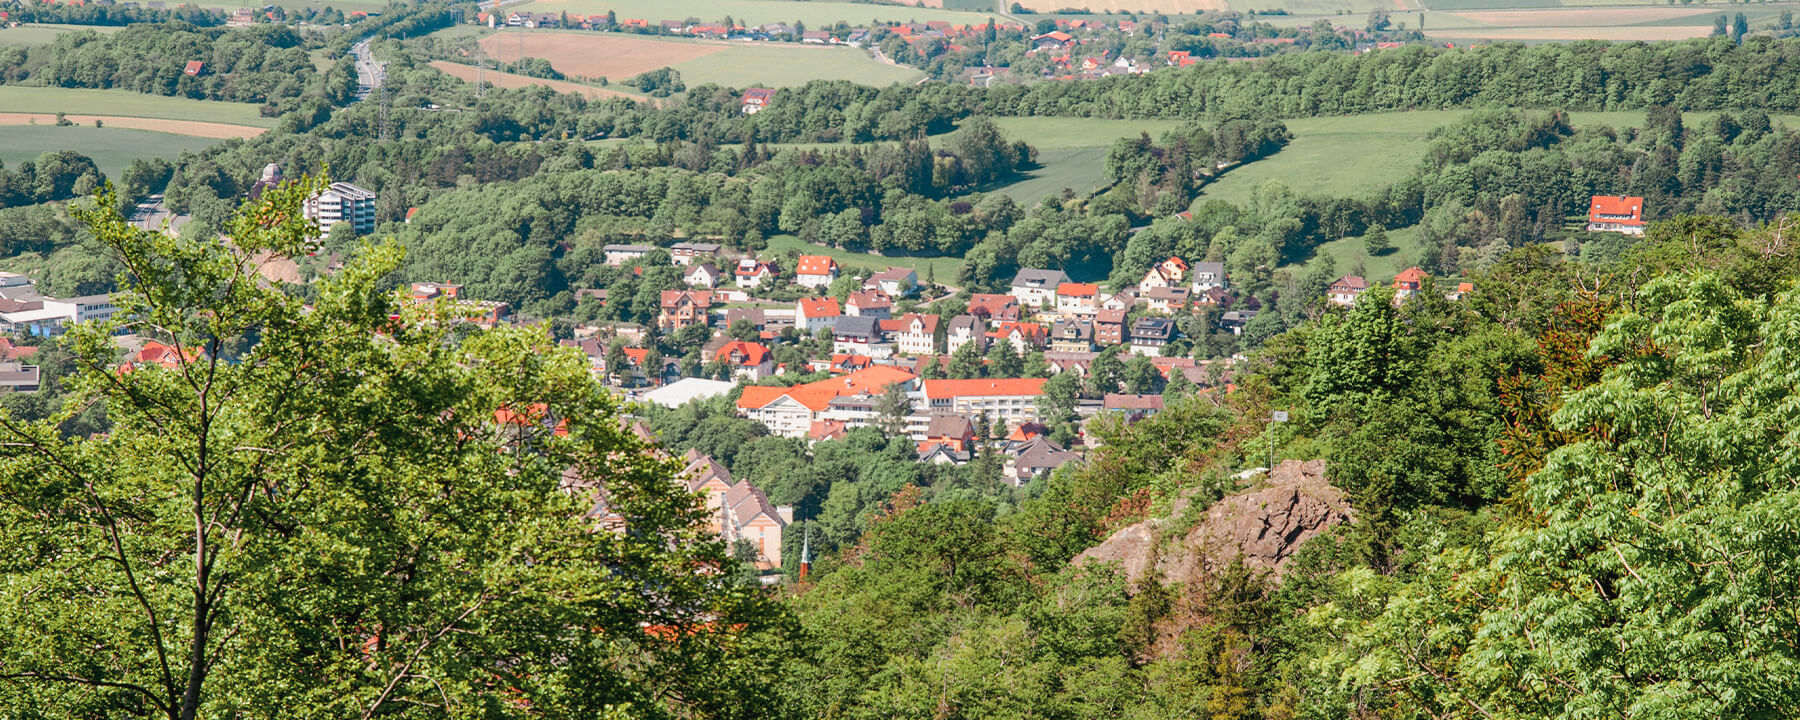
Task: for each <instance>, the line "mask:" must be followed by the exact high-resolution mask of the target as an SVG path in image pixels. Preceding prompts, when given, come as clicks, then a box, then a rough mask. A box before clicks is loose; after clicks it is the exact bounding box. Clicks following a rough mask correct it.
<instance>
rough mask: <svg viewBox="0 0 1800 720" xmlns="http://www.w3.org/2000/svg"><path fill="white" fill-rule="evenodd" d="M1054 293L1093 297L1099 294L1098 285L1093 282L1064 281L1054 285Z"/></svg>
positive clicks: (1067, 295)
mask: <svg viewBox="0 0 1800 720" xmlns="http://www.w3.org/2000/svg"><path fill="white" fill-rule="evenodd" d="M1056 294H1058V295H1061V296H1063V297H1095V296H1097V295H1099V294H1100V286H1099V285H1095V284H1093V283H1074V282H1066V283H1062V284H1059V285H1057V286H1056Z"/></svg>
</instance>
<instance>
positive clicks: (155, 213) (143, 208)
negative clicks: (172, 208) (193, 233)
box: [131, 195, 188, 232]
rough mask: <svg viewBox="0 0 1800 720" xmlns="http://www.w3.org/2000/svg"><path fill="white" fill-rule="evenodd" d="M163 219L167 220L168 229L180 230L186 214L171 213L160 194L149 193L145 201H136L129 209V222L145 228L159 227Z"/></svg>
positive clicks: (186, 219)
mask: <svg viewBox="0 0 1800 720" xmlns="http://www.w3.org/2000/svg"><path fill="white" fill-rule="evenodd" d="M164 220H167V221H169V229H170V230H173V231H175V232H181V226H183V225H186V224H187V221H188V216H186V215H174V214H171V213H170V212H169V210H168V208H167V207H166V205H165V204H164V203H163V196H161V195H151V196H150V197H149V198H148V199H147V200H146V202H142V203H138V206H137V207H136V208H133V209H132V211H131V224H132V225H135V226H137V227H140V228H143V229H145V230H157V229H160V228H161V227H162V223H163V221H164Z"/></svg>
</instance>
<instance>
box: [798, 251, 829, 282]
mask: <svg viewBox="0 0 1800 720" xmlns="http://www.w3.org/2000/svg"><path fill="white" fill-rule="evenodd" d="M837 276H838V264H837V261H836V260H833V259H831V256H829V255H801V256H800V259H799V260H797V261H796V264H795V265H794V282H795V283H796V284H798V285H801V286H803V287H809V288H813V289H815V290H817V289H819V288H825V287H830V286H831V281H833V280H836V279H837Z"/></svg>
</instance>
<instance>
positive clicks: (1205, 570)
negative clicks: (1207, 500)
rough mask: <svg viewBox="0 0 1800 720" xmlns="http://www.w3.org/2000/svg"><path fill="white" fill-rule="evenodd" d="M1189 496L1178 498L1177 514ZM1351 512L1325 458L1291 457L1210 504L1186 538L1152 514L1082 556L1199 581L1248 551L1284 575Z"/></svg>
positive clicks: (1247, 556) (1136, 572)
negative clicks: (1300, 553) (1171, 533)
mask: <svg viewBox="0 0 1800 720" xmlns="http://www.w3.org/2000/svg"><path fill="white" fill-rule="evenodd" d="M1185 510H1186V503H1185V502H1182V501H1177V503H1176V505H1175V507H1174V508H1173V512H1172V513H1171V514H1172V516H1173V517H1175V518H1179V517H1181V516H1182V515H1183V513H1184V512H1185ZM1350 519H1351V510H1350V504H1349V503H1348V502H1346V501H1345V499H1344V494H1343V492H1342V491H1340V490H1338V489H1337V488H1335V487H1332V485H1331V483H1330V482H1327V481H1326V479H1325V461H1323V460H1312V461H1308V462H1301V461H1298V460H1288V461H1284V462H1282V463H1281V464H1280V465H1277V466H1276V467H1275V469H1274V471H1272V472H1270V473H1269V475H1268V477H1267V479H1266V480H1265V481H1264V482H1263V483H1262V484H1261V485H1259V486H1257V487H1253V488H1250V489H1248V490H1245V491H1243V492H1240V493H1237V494H1234V495H1229V496H1226V497H1225V498H1224V499H1223V500H1220V501H1218V502H1216V503H1213V505H1212V507H1209V508H1207V509H1206V512H1205V514H1204V515H1203V516H1202V517H1201V519H1200V521H1199V523H1198V524H1196V525H1195V526H1194V528H1193V529H1192V530H1189V531H1187V532H1186V533H1185V534H1184V535H1182V536H1181V537H1179V538H1169V537H1165V535H1166V534H1167V533H1166V531H1165V528H1167V527H1169V524H1170V523H1171V522H1173V520H1168V519H1152V520H1146V521H1144V522H1140V523H1137V524H1135V525H1131V526H1128V527H1125V528H1122V529H1120V530H1119V531H1118V532H1115V533H1113V534H1112V536H1111V537H1109V538H1107V539H1106V541H1105V542H1102V543H1100V544H1099V545H1096V546H1094V547H1092V548H1088V549H1087V551H1085V552H1083V553H1081V554H1080V555H1078V556H1076V558H1075V562H1076V563H1088V562H1116V563H1118V564H1119V568H1120V569H1121V570H1122V571H1124V572H1125V574H1126V576H1127V577H1129V578H1130V579H1131V582H1133V583H1136V582H1138V581H1139V580H1140V579H1142V578H1143V577H1144V575H1145V574H1146V573H1147V572H1148V571H1149V570H1150V569H1151V568H1155V569H1157V570H1159V571H1161V574H1162V577H1163V580H1164V582H1166V583H1193V582H1195V581H1198V580H1201V579H1203V578H1205V577H1207V576H1209V575H1212V574H1214V573H1216V572H1217V571H1218V570H1219V569H1220V568H1222V567H1224V566H1226V565H1229V564H1231V563H1232V561H1234V560H1235V559H1237V558H1239V557H1242V558H1243V561H1244V564H1245V565H1247V566H1249V567H1251V568H1253V569H1257V570H1265V571H1268V572H1269V573H1271V574H1272V575H1274V576H1275V577H1277V578H1279V577H1280V575H1281V574H1282V573H1283V572H1284V571H1285V570H1286V566H1287V561H1288V559H1289V558H1292V557H1293V555H1294V553H1295V552H1296V551H1297V550H1299V549H1300V546H1301V545H1303V544H1305V543H1306V541H1307V540H1310V539H1312V538H1313V537H1315V536H1317V535H1319V534H1320V533H1323V532H1325V531H1326V530H1328V529H1330V528H1331V527H1332V526H1334V525H1337V524H1339V523H1343V522H1349V521H1350Z"/></svg>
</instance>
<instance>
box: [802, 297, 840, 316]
mask: <svg viewBox="0 0 1800 720" xmlns="http://www.w3.org/2000/svg"><path fill="white" fill-rule="evenodd" d="M798 302H799V305H800V316H801V317H809V318H816V317H837V316H838V315H839V314H841V311H839V310H838V304H837V300H835V299H833V298H828V297H810V298H800V300H799V301H798Z"/></svg>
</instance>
